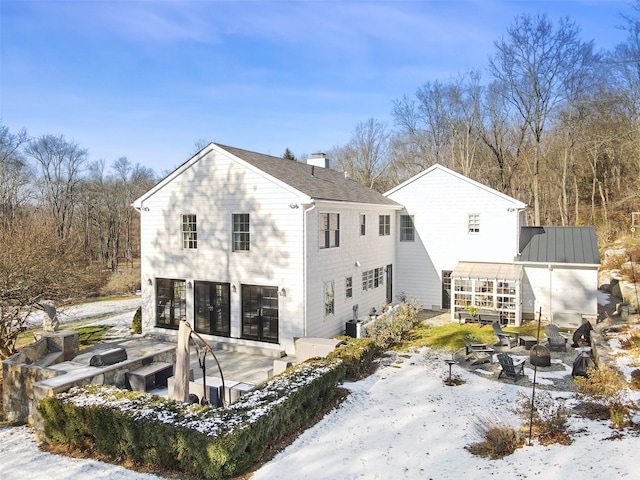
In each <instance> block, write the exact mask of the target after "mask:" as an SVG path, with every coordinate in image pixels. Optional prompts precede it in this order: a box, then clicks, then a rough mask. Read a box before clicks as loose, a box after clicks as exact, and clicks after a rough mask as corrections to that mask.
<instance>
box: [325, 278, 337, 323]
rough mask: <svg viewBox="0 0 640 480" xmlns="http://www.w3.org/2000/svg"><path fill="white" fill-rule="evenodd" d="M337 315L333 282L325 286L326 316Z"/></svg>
mask: <svg viewBox="0 0 640 480" xmlns="http://www.w3.org/2000/svg"><path fill="white" fill-rule="evenodd" d="M334 313H335V294H334V290H333V282H326V283H325V284H324V316H325V317H328V316H329V315H333V314H334Z"/></svg>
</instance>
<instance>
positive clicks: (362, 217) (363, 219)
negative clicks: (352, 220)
mask: <svg viewBox="0 0 640 480" xmlns="http://www.w3.org/2000/svg"><path fill="white" fill-rule="evenodd" d="M366 234H367V216H366V215H364V214H361V215H360V235H361V236H363V237H364V236H365V235H366Z"/></svg>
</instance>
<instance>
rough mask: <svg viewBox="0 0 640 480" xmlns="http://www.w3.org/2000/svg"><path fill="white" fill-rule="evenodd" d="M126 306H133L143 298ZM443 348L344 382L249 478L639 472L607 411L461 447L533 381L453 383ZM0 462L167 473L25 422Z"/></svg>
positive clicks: (635, 441)
mask: <svg viewBox="0 0 640 480" xmlns="http://www.w3.org/2000/svg"><path fill="white" fill-rule="evenodd" d="M99 303H101V302H99ZM130 306H131V308H133V311H135V307H137V305H136V306H135V307H133V303H132V304H131V305H130ZM92 308H93V307H92ZM129 313H131V315H132V312H129ZM100 315H104V313H101V314H100ZM116 316H121V317H122V318H123V319H122V320H119V321H114V320H113V319H112V318H110V319H107V320H105V319H104V318H101V320H100V321H97V322H96V323H106V322H113V324H114V325H115V326H116V327H119V328H125V327H126V326H128V324H130V321H131V318H132V317H131V316H129V317H128V318H127V320H126V322H128V323H126V322H125V321H124V318H125V317H126V316H127V315H124V314H123V313H122V312H120V313H118V314H117V315H116ZM118 322H120V323H118ZM445 358H450V357H449V354H444V353H441V352H438V351H434V350H430V349H427V348H425V349H422V350H420V351H417V352H414V353H411V354H402V355H397V356H395V357H390V358H389V360H388V361H386V362H385V363H384V365H381V366H380V368H378V370H377V371H376V372H375V373H374V374H373V375H371V376H370V377H368V378H366V379H364V380H361V381H359V382H350V383H346V384H345V385H344V386H345V387H346V388H348V389H349V390H350V395H349V396H348V398H347V399H346V400H345V401H344V402H343V404H342V405H341V406H340V407H339V408H337V409H336V410H334V411H333V412H331V413H329V414H328V415H326V416H325V418H324V419H322V420H321V421H320V422H319V423H318V424H317V425H315V426H314V427H312V428H310V429H309V430H307V431H306V432H304V433H303V434H302V435H301V436H300V437H299V438H298V439H297V440H296V441H295V442H294V443H293V444H291V445H290V446H289V447H287V448H285V449H284V450H283V451H282V452H280V453H279V454H278V455H277V456H276V457H275V458H274V459H273V460H272V461H270V462H269V463H267V464H265V465H264V466H262V467H261V468H260V469H259V470H257V471H256V472H255V473H254V475H253V480H265V479H273V478H278V479H279V480H287V479H296V480H298V479H305V478H308V479H345V480H346V479H356V478H366V479H387V478H408V479H434V480H441V479H447V478H454V477H458V478H467V479H478V478H488V477H493V478H497V479H514V478H518V479H533V478H544V479H545V480H555V479H557V480H565V479H566V478H567V476H569V475H570V476H571V477H572V478H584V477H588V478H592V477H594V476H597V478H624V477H627V478H639V475H640V474H638V472H637V464H638V463H639V462H640V437H639V436H637V435H636V434H634V433H633V432H632V431H629V430H624V431H622V432H621V433H622V438H621V439H615V440H613V439H610V438H611V437H612V436H614V435H615V434H616V433H619V432H618V431H616V430H612V429H611V428H610V427H609V422H608V421H605V422H603V421H592V420H587V419H584V418H581V417H578V416H572V417H571V418H570V421H569V429H570V431H571V432H572V435H571V436H572V439H573V443H572V444H571V445H569V446H562V445H549V446H541V445H539V444H537V443H536V442H535V441H534V442H533V445H532V446H529V445H526V446H524V447H523V448H520V449H518V450H516V452H515V453H514V454H512V455H509V456H507V457H505V458H504V459H501V460H490V459H485V458H481V457H477V456H474V455H472V454H470V453H469V452H468V451H467V450H465V448H464V447H465V446H467V445H470V444H472V443H474V442H477V441H479V440H480V438H479V434H478V433H477V428H476V427H477V425H478V423H483V422H487V421H496V419H497V420H499V421H501V422H503V423H504V424H508V425H512V426H518V425H519V424H520V423H521V422H520V419H519V418H518V417H517V416H516V415H515V414H514V413H513V412H512V411H511V408H512V407H514V404H515V402H516V399H517V397H518V393H519V392H523V393H525V394H527V395H530V394H531V391H530V389H529V388H525V387H523V386H519V385H517V384H512V383H511V382H510V381H507V382H502V381H500V382H496V381H495V379H494V378H492V377H487V376H486V375H478V374H477V373H474V372H468V371H466V370H464V369H462V368H459V367H458V366H456V365H454V366H453V370H452V372H453V374H454V376H456V377H457V378H460V379H461V380H464V382H465V383H463V384H462V385H459V386H452V387H450V386H447V385H445V383H444V380H445V379H446V378H447V377H448V373H449V367H448V365H446V364H445V362H444V359H445ZM539 378H540V377H539ZM553 394H554V396H556V397H558V398H559V400H560V401H564V402H565V403H566V404H567V405H570V404H571V402H572V401H573V395H572V394H571V393H566V392H553ZM634 400H637V398H634ZM0 465H1V467H0V478H2V479H3V480H28V479H36V478H37V479H51V480H62V479H68V478H74V479H77V480H99V479H124V480H128V479H159V478H161V477H158V476H154V475H149V474H141V473H137V472H133V471H130V470H126V469H124V468H122V467H118V466H115V465H111V464H107V463H103V462H97V461H94V460H83V459H73V458H68V457H64V456H57V455H52V454H49V453H45V452H43V451H41V450H39V449H38V446H37V444H36V442H35V440H34V434H33V431H32V429H30V428H28V427H13V426H11V427H2V428H0Z"/></svg>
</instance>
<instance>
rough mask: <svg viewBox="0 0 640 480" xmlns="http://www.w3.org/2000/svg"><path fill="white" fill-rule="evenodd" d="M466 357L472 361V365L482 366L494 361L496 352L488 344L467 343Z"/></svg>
mask: <svg viewBox="0 0 640 480" xmlns="http://www.w3.org/2000/svg"><path fill="white" fill-rule="evenodd" d="M466 344H467V345H466V347H465V355H466V356H467V360H471V365H480V364H481V363H488V362H491V361H492V358H493V353H494V352H495V350H494V349H493V348H491V346H490V345H489V344H488V343H472V342H469V341H467V342H466Z"/></svg>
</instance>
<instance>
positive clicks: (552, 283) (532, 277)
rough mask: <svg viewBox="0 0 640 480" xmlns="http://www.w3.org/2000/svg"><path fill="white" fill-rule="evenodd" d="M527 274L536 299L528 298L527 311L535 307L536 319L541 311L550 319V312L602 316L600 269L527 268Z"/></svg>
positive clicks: (554, 266)
mask: <svg viewBox="0 0 640 480" xmlns="http://www.w3.org/2000/svg"><path fill="white" fill-rule="evenodd" d="M525 272H526V277H527V279H528V281H529V285H530V288H531V290H530V291H531V295H532V297H533V298H528V299H527V305H526V306H527V311H530V310H529V309H531V307H533V314H534V315H535V318H536V319H537V318H538V313H539V312H540V309H541V308H542V318H543V319H546V320H549V319H550V313H551V315H553V314H555V313H577V314H580V315H583V316H584V317H588V318H596V317H597V316H598V296H597V281H598V279H597V273H598V271H597V268H589V267H586V268H580V267H575V268H572V267H567V266H558V265H552V268H549V266H548V265H535V266H532V265H525ZM532 304H533V305H532Z"/></svg>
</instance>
